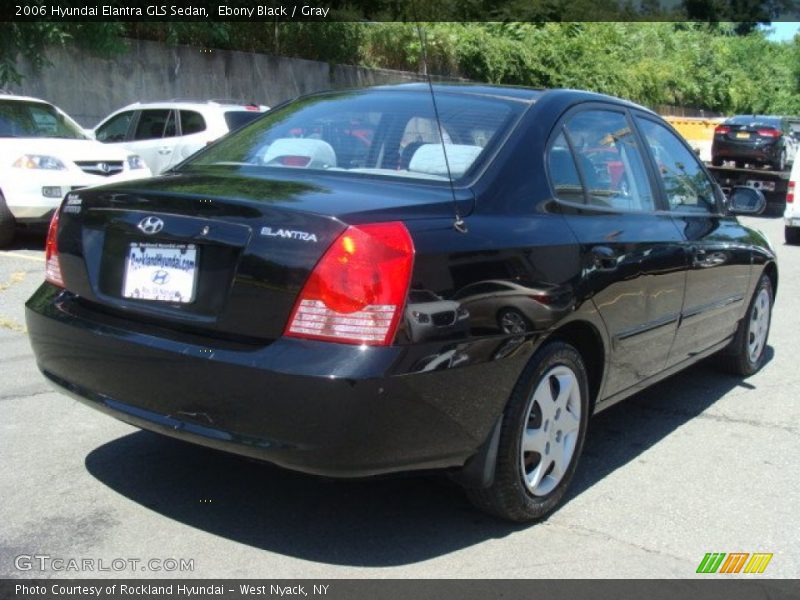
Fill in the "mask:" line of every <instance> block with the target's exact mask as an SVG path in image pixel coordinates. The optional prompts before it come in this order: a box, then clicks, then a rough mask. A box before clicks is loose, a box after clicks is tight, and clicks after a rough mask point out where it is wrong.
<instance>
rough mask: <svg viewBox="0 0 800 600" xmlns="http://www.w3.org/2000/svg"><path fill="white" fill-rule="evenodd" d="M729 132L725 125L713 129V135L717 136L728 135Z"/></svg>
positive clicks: (729, 129)
mask: <svg viewBox="0 0 800 600" xmlns="http://www.w3.org/2000/svg"><path fill="white" fill-rule="evenodd" d="M730 132H731V128H730V127H728V126H727V125H717V127H716V128H715V129H714V133H716V134H719V135H725V134H726V133H730Z"/></svg>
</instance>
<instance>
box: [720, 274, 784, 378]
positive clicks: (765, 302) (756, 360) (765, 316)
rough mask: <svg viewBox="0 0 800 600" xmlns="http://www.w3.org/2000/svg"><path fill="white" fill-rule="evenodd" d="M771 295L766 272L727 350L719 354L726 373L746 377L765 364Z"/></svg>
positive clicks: (769, 280)
mask: <svg viewBox="0 0 800 600" xmlns="http://www.w3.org/2000/svg"><path fill="white" fill-rule="evenodd" d="M772 294H773V292H772V280H771V279H770V278H769V276H767V275H766V274H763V275H761V279H759V280H758V285H757V286H756V291H755V292H754V293H753V298H752V299H751V300H750V306H749V307H748V308H747V313H745V316H744V318H743V319H742V320H741V321H740V322H739V327H738V329H737V330H736V335H735V336H734V338H733V340H732V341H731V344H730V346H729V347H728V349H727V351H726V352H724V353H723V354H722V357H721V358H722V359H723V360H722V365H723V367H724V368H725V370H727V371H728V372H730V373H732V374H734V375H738V376H740V377H749V376H750V375H753V374H754V373H756V372H757V371H758V370H759V369H761V367H763V366H764V361H765V360H766V358H767V340H768V339H769V327H770V323H771V321H772V299H773V295H772Z"/></svg>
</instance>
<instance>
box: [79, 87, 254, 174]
mask: <svg viewBox="0 0 800 600" xmlns="http://www.w3.org/2000/svg"><path fill="white" fill-rule="evenodd" d="M267 108H268V107H266V106H261V105H255V104H233V103H221V102H215V101H211V100H209V101H208V102H184V101H169V102H147V103H141V102H137V103H136V104H131V105H129V106H126V107H125V108H121V109H119V110H118V111H116V112H114V113H112V114H111V115H109V116H108V117H106V118H105V119H104V120H102V121H101V122H100V124H99V125H98V126H97V127H95V129H94V132H93V133H94V136H95V139H97V141H98V142H103V143H104V144H111V145H114V146H120V147H122V148H126V149H127V150H129V151H131V152H135V153H136V154H138V155H139V156H141V157H142V159H143V160H144V161H145V163H147V166H148V167H150V169H151V170H152V171H153V173H154V174H156V175H157V174H159V173H162V172H164V171H166V170H167V169H169V168H170V167H173V166H175V165H177V164H178V163H179V162H181V161H182V160H184V159H185V158H188V157H189V156H190V155H192V154H194V153H195V152H197V151H198V150H200V149H201V148H203V147H204V146H206V145H207V144H209V143H211V142H213V141H214V140H216V139H217V138H219V137H220V136H223V135H225V134H226V133H228V132H229V131H232V130H234V129H238V128H239V127H241V126H242V125H244V124H246V123H249V122H250V121H252V120H253V119H255V118H257V117H259V116H260V115H261V113H263V112H264V111H266V110H267Z"/></svg>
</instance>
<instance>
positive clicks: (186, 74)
mask: <svg viewBox="0 0 800 600" xmlns="http://www.w3.org/2000/svg"><path fill="white" fill-rule="evenodd" d="M128 43H129V45H130V50H129V51H128V52H126V53H124V54H120V55H118V56H116V57H114V58H99V57H97V56H94V55H92V54H90V53H88V52H84V51H80V50H78V49H75V48H67V49H64V48H59V49H54V50H52V51H50V53H49V56H48V58H49V60H50V62H51V63H52V64H51V66H49V67H46V68H44V69H43V70H42V71H41V72H39V73H35V72H34V71H33V69H32V68H31V67H30V65H29V64H27V63H25V62H24V61H20V63H19V65H18V68H19V70H20V72H21V73H22V74H23V75H25V79H24V80H23V82H22V84H21V85H18V86H10V88H9V91H12V92H14V93H19V94H25V95H29V96H35V97H37V98H42V99H44V100H48V101H50V102H52V103H54V104H56V105H57V106H59V107H60V108H61V109H63V110H64V111H66V112H67V113H68V114H69V115H70V116H72V117H73V118H74V119H75V120H76V121H78V122H79V123H80V124H81V125H83V126H84V127H94V126H95V125H96V124H97V123H98V121H100V120H101V119H103V118H104V117H105V116H107V115H108V114H109V113H111V112H112V111H114V110H116V109H118V108H121V107H122V106H125V105H127V104H130V103H132V102H137V101H139V102H147V101H154V100H169V99H173V98H181V99H194V100H208V99H220V100H223V99H233V100H237V101H238V100H244V101H248V102H256V103H258V104H266V105H268V106H275V105H276V104H278V103H280V102H283V101H284V100H288V99H290V98H294V97H295V96H299V95H301V94H308V93H311V92H316V91H321V90H328V89H341V88H352V87H361V86H366V85H380V84H385V83H400V82H406V81H416V80H419V79H420V76H419V75H417V74H416V73H406V72H402V71H389V70H382V69H366V68H361V67H351V66H344V65H335V66H331V65H329V64H328V63H323V62H317V61H311V60H302V59H297V58H286V57H281V56H270V55H266V54H253V53H248V52H233V51H227V50H212V51H208V50H202V49H200V48H195V47H191V46H167V45H165V44H162V43H159V42H149V41H142V40H129V42H128Z"/></svg>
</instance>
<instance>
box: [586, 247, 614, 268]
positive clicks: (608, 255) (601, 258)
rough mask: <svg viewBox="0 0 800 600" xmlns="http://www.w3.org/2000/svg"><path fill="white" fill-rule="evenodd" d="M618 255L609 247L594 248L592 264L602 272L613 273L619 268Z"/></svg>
mask: <svg viewBox="0 0 800 600" xmlns="http://www.w3.org/2000/svg"><path fill="white" fill-rule="evenodd" d="M617 257H618V255H617V253H616V252H614V251H613V250H612V249H611V248H609V247H608V246H595V247H593V248H592V262H593V263H594V266H595V268H597V269H598V270H602V271H613V270H614V269H616V268H617Z"/></svg>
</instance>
